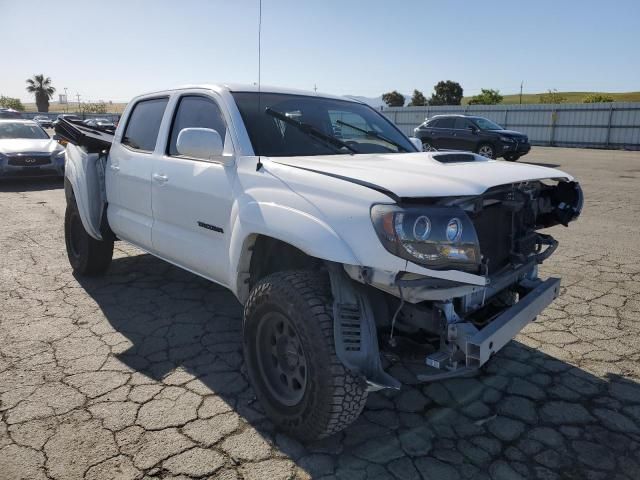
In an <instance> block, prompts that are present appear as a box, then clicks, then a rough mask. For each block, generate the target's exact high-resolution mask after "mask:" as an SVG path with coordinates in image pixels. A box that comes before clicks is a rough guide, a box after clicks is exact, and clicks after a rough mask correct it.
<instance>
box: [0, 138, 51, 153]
mask: <svg viewBox="0 0 640 480" xmlns="http://www.w3.org/2000/svg"><path fill="white" fill-rule="evenodd" d="M56 150H59V151H62V150H63V147H62V146H61V145H60V144H59V143H58V142H56V141H55V140H53V139H51V138H10V139H3V140H0V153H5V154H12V153H53V152H54V151H56Z"/></svg>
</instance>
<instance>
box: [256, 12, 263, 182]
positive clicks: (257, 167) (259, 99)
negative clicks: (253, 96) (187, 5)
mask: <svg viewBox="0 0 640 480" xmlns="http://www.w3.org/2000/svg"><path fill="white" fill-rule="evenodd" d="M261 40H262V0H258V118H260V115H261V114H262V90H261V80H262V79H261V77H260V75H261V70H262V45H261ZM258 138H259V137H258ZM259 141H260V140H258V142H259ZM261 168H262V162H261V161H260V155H258V164H257V165H256V172H259V171H260V169H261Z"/></svg>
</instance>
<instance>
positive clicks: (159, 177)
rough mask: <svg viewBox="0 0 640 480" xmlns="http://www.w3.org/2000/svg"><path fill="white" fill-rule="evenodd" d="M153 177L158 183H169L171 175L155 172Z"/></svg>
mask: <svg viewBox="0 0 640 480" xmlns="http://www.w3.org/2000/svg"><path fill="white" fill-rule="evenodd" d="M152 178H153V179H154V180H155V181H156V182H158V183H167V181H168V180H169V177H167V176H166V175H162V174H160V173H154V174H153V175H152Z"/></svg>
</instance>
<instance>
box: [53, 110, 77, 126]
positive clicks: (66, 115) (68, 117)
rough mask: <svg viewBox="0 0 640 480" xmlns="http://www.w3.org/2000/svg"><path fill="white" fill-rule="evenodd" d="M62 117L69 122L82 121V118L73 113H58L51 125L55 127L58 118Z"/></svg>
mask: <svg viewBox="0 0 640 480" xmlns="http://www.w3.org/2000/svg"><path fill="white" fill-rule="evenodd" d="M62 118H64V119H66V120H68V121H69V122H72V123H82V119H81V118H80V117H79V116H77V115H73V114H72V113H63V114H61V115H58V116H57V117H56V119H55V120H54V121H53V126H54V127H55V126H56V125H57V124H58V122H59V121H60V119H62Z"/></svg>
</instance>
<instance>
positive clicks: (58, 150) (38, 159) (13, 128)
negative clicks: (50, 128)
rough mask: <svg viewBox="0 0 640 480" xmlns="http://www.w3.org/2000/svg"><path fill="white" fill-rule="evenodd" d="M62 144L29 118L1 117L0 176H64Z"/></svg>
mask: <svg viewBox="0 0 640 480" xmlns="http://www.w3.org/2000/svg"><path fill="white" fill-rule="evenodd" d="M64 161H65V151H64V147H62V145H60V144H59V143H58V142H56V141H55V140H53V139H52V138H51V137H49V134H48V133H47V132H46V131H45V130H44V129H43V128H42V127H41V126H40V125H38V124H37V123H36V122H33V121H31V120H18V119H6V120H0V177H17V176H27V177H41V176H47V175H55V176H61V177H62V176H64Z"/></svg>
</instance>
